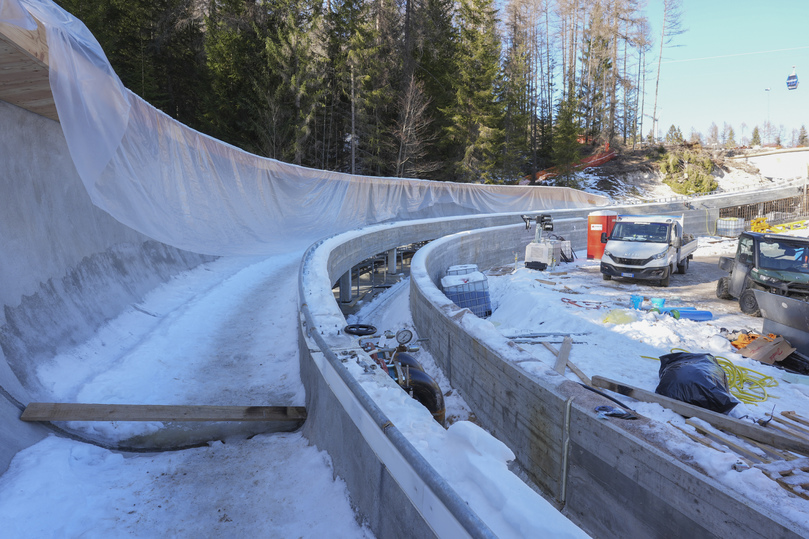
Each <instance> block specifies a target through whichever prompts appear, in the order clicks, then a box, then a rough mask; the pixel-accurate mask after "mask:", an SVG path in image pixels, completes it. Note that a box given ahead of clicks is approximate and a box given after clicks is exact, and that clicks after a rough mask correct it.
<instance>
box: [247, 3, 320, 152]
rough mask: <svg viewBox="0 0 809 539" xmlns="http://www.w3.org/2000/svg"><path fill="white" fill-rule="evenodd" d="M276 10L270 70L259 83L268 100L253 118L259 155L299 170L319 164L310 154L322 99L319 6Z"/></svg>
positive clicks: (268, 43)
mask: <svg viewBox="0 0 809 539" xmlns="http://www.w3.org/2000/svg"><path fill="white" fill-rule="evenodd" d="M268 7H269V5H268ZM272 8H273V10H272V11H269V10H268V13H269V14H270V15H271V20H272V21H273V22H272V24H269V25H268V31H267V35H266V36H265V38H264V52H265V58H266V68H265V69H263V70H262V71H261V72H259V73H257V77H256V85H257V92H258V93H259V94H260V95H263V97H264V99H263V101H262V102H261V103H257V104H256V108H257V111H256V113H255V114H254V115H253V118H254V120H255V122H256V131H257V133H258V138H257V139H256V141H254V145H255V146H256V149H255V150H254V151H257V153H260V154H263V155H266V156H268V157H272V158H275V159H280V160H284V161H289V162H292V163H295V164H297V165H302V164H309V163H314V162H315V161H316V156H315V155H313V154H311V152H310V149H311V148H312V146H313V144H312V140H313V137H314V133H313V130H314V123H315V117H316V111H317V108H318V105H319V104H320V102H319V99H320V96H321V92H320V90H321V88H320V80H319V77H318V75H319V64H318V59H317V57H316V47H315V44H314V42H315V41H316V39H317V37H318V36H319V34H320V33H322V25H321V21H322V17H321V15H320V12H319V3H316V2H313V1H311V0H288V1H285V2H283V1H277V0H276V1H274V2H273V3H272Z"/></svg>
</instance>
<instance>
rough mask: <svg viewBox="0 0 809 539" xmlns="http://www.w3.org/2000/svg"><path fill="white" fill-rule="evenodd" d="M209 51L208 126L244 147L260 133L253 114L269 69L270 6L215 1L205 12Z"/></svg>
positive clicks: (232, 142) (223, 137)
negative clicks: (262, 82) (259, 82)
mask: <svg viewBox="0 0 809 539" xmlns="http://www.w3.org/2000/svg"><path fill="white" fill-rule="evenodd" d="M206 28H207V33H206V36H205V52H206V54H207V65H208V71H209V73H210V76H211V90H210V92H209V93H208V96H207V97H208V99H207V102H206V104H205V108H206V116H207V117H206V123H207V126H208V127H207V131H208V133H210V134H212V135H213V136H215V137H217V138H219V139H221V140H224V141H226V142H230V143H231V144H234V145H236V146H240V147H242V148H247V147H254V142H253V141H254V140H256V139H257V138H259V135H258V134H257V133H256V124H255V121H254V120H253V116H254V114H255V109H256V104H257V103H261V102H262V101H264V99H265V96H264V95H263V92H261V91H259V90H260V88H259V85H257V83H256V81H257V80H260V78H261V74H262V73H265V72H266V71H267V63H266V59H265V54H264V47H265V42H264V38H265V35H266V16H265V12H264V11H263V10H261V9H258V8H257V6H256V5H255V4H249V5H248V4H245V3H244V2H240V1H239V0H225V1H221V2H212V3H211V10H210V12H209V13H208V16H207V18H206Z"/></svg>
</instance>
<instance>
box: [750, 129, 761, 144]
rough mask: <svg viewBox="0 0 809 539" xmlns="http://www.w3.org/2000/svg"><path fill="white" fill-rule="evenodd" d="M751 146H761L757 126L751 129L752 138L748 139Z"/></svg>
mask: <svg viewBox="0 0 809 539" xmlns="http://www.w3.org/2000/svg"><path fill="white" fill-rule="evenodd" d="M750 144H751V145H752V146H761V135H760V134H759V132H758V126H755V127H754V128H753V137H752V138H751V139H750Z"/></svg>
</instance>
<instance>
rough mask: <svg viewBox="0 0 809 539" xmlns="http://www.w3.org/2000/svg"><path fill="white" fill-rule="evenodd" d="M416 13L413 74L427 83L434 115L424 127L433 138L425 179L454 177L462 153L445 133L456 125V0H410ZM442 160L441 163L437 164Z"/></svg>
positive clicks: (430, 110) (413, 19)
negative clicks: (454, 122)
mask: <svg viewBox="0 0 809 539" xmlns="http://www.w3.org/2000/svg"><path fill="white" fill-rule="evenodd" d="M408 5H409V6H412V7H411V8H410V10H409V12H410V13H412V15H411V16H410V19H409V25H408V28H409V30H408V35H409V36H411V39H412V44H413V45H412V49H411V54H412V55H413V62H412V66H413V75H414V76H415V77H416V80H417V81H418V82H420V83H421V85H423V87H424V94H425V97H427V98H429V100H430V101H429V104H428V105H427V108H426V109H425V111H424V115H425V117H428V118H430V119H431V122H430V125H429V126H427V127H426V129H425V131H424V139H425V140H426V141H429V144H428V145H426V147H425V153H424V156H423V158H422V160H423V163H424V168H425V169H426V170H425V172H424V176H423V177H424V178H425V179H432V180H449V179H452V178H453V177H454V172H453V170H454V166H453V161H452V159H449V158H448V156H455V155H459V153H460V150H459V149H458V145H457V144H456V143H455V142H454V141H453V139H452V138H451V137H448V136H445V133H446V132H448V130H449V127H450V125H452V114H453V112H452V111H453V106H452V105H453V104H454V103H455V92H454V87H455V77H456V74H457V72H458V67H457V61H458V58H459V57H460V55H459V54H458V40H459V38H458V29H457V28H456V27H455V25H454V24H453V22H452V21H453V17H454V13H455V8H454V2H453V0H423V1H422V2H413V1H412V0H408ZM434 164H438V165H439V166H437V167H436V166H434Z"/></svg>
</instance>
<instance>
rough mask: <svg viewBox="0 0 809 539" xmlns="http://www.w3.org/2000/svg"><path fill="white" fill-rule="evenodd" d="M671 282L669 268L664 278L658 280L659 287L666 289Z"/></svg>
mask: <svg viewBox="0 0 809 539" xmlns="http://www.w3.org/2000/svg"><path fill="white" fill-rule="evenodd" d="M670 282H671V268H669V270H668V272H666V276H665V277H663V278H662V279H660V286H663V287H667V286H668V285H669V283H670Z"/></svg>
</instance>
